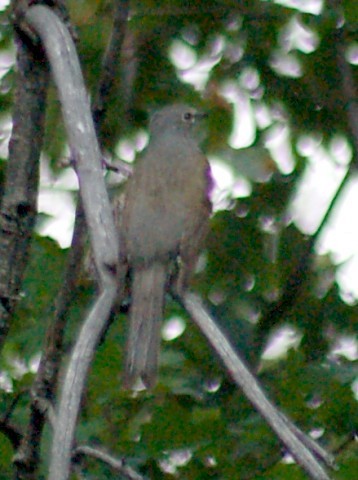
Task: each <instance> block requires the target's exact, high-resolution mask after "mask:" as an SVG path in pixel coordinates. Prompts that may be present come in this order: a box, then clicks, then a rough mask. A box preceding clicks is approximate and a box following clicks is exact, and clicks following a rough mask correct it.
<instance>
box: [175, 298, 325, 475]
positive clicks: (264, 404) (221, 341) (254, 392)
mask: <svg viewBox="0 0 358 480" xmlns="http://www.w3.org/2000/svg"><path fill="white" fill-rule="evenodd" d="M180 300H181V302H182V304H183V305H184V307H185V309H186V310H187V312H188V313H189V315H190V316H191V317H192V319H193V320H194V322H195V323H196V324H197V325H198V327H199V328H200V329H201V331H202V332H203V334H204V335H205V336H206V338H207V339H208V341H209V343H210V344H211V346H212V347H213V348H214V350H215V351H216V353H217V354H218V355H219V357H220V358H221V360H222V361H223V363H224V365H225V367H226V368H227V370H228V372H229V374H230V376H231V377H232V378H233V380H234V381H235V383H236V384H237V385H238V386H239V387H240V388H241V389H242V391H243V393H244V394H245V395H246V397H247V398H248V400H249V401H250V402H251V403H252V405H253V406H254V407H255V409H256V410H257V411H258V412H259V413H260V415H261V416H262V417H263V418H264V419H265V420H266V422H267V423H268V425H269V426H270V427H271V428H272V430H273V431H274V432H275V434H276V435H277V437H278V438H279V439H280V440H281V442H282V443H283V445H284V446H285V447H286V448H287V450H288V451H289V452H290V453H291V455H292V456H293V458H294V459H295V460H296V462H297V463H298V464H299V465H301V467H302V468H303V469H304V470H305V471H306V473H307V474H308V475H309V476H310V478H312V479H314V480H328V479H329V476H328V475H327V473H326V472H325V470H324V469H323V467H322V466H321V465H320V463H319V462H318V461H317V458H316V457H318V458H321V459H322V456H323V455H322V449H321V447H319V448H317V449H316V448H315V447H314V448H313V445H314V443H312V442H313V440H310V445H309V448H307V446H306V445H307V443H306V442H305V443H306V445H305V443H303V442H302V438H303V436H304V434H303V433H302V432H301V434H300V437H301V439H300V438H299V437H298V435H297V427H294V426H293V425H292V423H291V422H290V421H289V420H288V419H287V418H286V417H285V416H284V415H283V414H281V413H280V412H279V411H278V410H277V408H276V407H275V406H274V405H273V404H272V403H271V402H270V401H269V400H268V398H267V396H266V395H265V393H264V392H263V390H262V388H261V387H260V385H259V383H258V381H257V380H256V378H255V377H254V376H253V375H252V373H251V372H250V371H249V369H248V368H247V366H246V365H245V363H244V361H243V360H242V359H241V358H240V357H239V356H238V354H237V353H236V352H235V351H234V349H233V348H232V346H231V345H230V343H229V341H228V340H227V338H226V337H225V335H224V334H223V332H222V331H221V330H220V328H219V327H218V326H217V324H216V323H215V321H214V320H213V318H212V317H211V316H210V315H209V313H208V312H207V310H206V309H205V307H204V305H203V303H202V302H201V300H200V299H199V297H197V296H196V295H194V294H192V293H186V294H184V296H183V297H181V299H180ZM310 449H311V450H312V451H310ZM324 457H325V459H326V458H327V459H330V463H331V457H330V456H329V454H326V455H324Z"/></svg>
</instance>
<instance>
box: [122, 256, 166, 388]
mask: <svg viewBox="0 0 358 480" xmlns="http://www.w3.org/2000/svg"><path fill="white" fill-rule="evenodd" d="M166 277H167V268H166V265H165V264H162V263H154V264H152V265H150V266H148V267H145V268H141V269H138V268H137V269H134V271H133V278H132V303H131V307H130V312H129V317H130V319H129V321H130V325H129V335H128V340H127V351H126V363H125V372H124V378H123V384H124V387H125V388H132V387H133V386H134V384H135V383H136V382H137V381H138V379H141V380H142V382H143V383H144V385H145V386H146V387H147V388H151V387H153V386H154V385H155V382H156V377H157V370H158V360H159V348H160V327H161V321H162V317H163V308H164V295H165V284H166Z"/></svg>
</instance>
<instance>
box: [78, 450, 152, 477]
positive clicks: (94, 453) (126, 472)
mask: <svg viewBox="0 0 358 480" xmlns="http://www.w3.org/2000/svg"><path fill="white" fill-rule="evenodd" d="M74 455H76V456H77V455H88V456H89V457H93V458H96V459H97V460H100V461H101V462H104V463H106V464H107V465H108V466H109V467H111V468H112V469H113V470H114V471H116V472H117V473H119V474H120V475H121V476H123V477H125V478H127V479H128V480H144V477H142V476H141V475H139V474H138V473H137V472H135V471H134V470H133V468H131V467H129V466H128V465H126V463H125V461H124V460H118V459H117V458H114V457H113V456H112V455H109V454H108V453H106V452H104V451H102V450H98V449H97V448H92V447H89V446H88V445H79V446H78V447H77V448H76V449H75V451H74Z"/></svg>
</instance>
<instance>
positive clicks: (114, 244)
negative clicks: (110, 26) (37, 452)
mask: <svg viewBox="0 0 358 480" xmlns="http://www.w3.org/2000/svg"><path fill="white" fill-rule="evenodd" d="M25 20H26V22H27V24H28V26H29V27H30V28H31V29H32V30H33V31H34V32H35V33H36V34H37V35H38V36H39V37H40V39H41V42H42V45H43V47H44V49H45V52H46V55H47V58H48V60H49V63H50V65H51V70H52V75H53V78H54V81H55V83H56V86H57V89H58V93H59V98H60V101H61V106H62V112H63V117H64V122H65V126H66V131H67V135H68V141H69V144H70V149H71V156H72V158H73V159H74V161H75V167H76V172H77V175H78V179H79V184H80V193H81V199H82V202H83V208H84V212H85V217H86V222H87V225H88V229H89V235H90V239H91V245H92V251H93V255H94V261H95V264H96V269H97V273H98V280H99V286H100V294H99V296H98V298H97V299H96V301H95V303H94V305H93V307H92V308H91V310H90V312H89V314H88V317H87V318H86V321H85V323H84V325H83V327H82V329H81V332H80V334H79V337H78V340H77V342H76V345H75V348H74V351H73V353H72V356H71V362H70V365H69V368H68V370H67V372H66V376H65V380H64V385H63V388H62V392H61V398H60V403H59V409H58V416H57V421H56V424H55V430H54V436H53V444H52V454H51V462H50V473H49V478H50V479H51V480H60V479H61V480H65V479H67V478H68V476H69V472H70V464H71V451H72V446H73V439H74V432H75V426H76V421H77V416H78V412H79V406H80V400H81V396H82V392H83V389H84V383H85V380H86V377H87V373H88V370H89V367H90V364H91V361H92V358H93V355H94V351H95V347H96V344H97V342H98V338H99V337H100V335H101V333H102V331H103V329H104V327H105V325H106V322H107V320H108V317H109V314H110V312H111V308H112V305H113V303H114V300H115V298H116V295H117V282H116V275H117V273H118V271H117V270H118V258H119V254H118V244H119V242H118V238H117V234H116V230H115V227H114V222H113V217H112V211H111V207H110V203H109V199H108V195H107V191H106V187H105V183H104V178H103V174H102V168H101V156H100V150H99V146H98V143H97V139H96V134H95V129H94V125H93V120H92V116H91V110H90V105H89V101H88V97H87V92H86V89H85V86H84V82H83V78H82V72H81V68H80V65H79V61H78V57H77V53H76V49H75V46H74V44H73V41H72V39H71V36H70V34H69V32H68V30H67V28H66V27H65V26H64V24H63V23H62V22H61V21H60V20H59V19H58V17H57V16H56V15H55V14H53V13H52V12H51V10H50V9H48V8H47V7H43V6H34V7H32V8H30V9H29V10H28V11H27V13H26V16H25Z"/></svg>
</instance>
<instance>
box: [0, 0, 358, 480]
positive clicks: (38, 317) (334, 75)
mask: <svg viewBox="0 0 358 480" xmlns="http://www.w3.org/2000/svg"><path fill="white" fill-rule="evenodd" d="M67 3H68V7H69V11H70V17H71V22H72V25H73V27H74V29H75V31H76V32H77V35H78V42H77V47H78V51H79V55H80V60H81V63H82V66H83V72H84V76H85V80H86V84H87V86H88V90H89V94H90V95H92V94H93V93H94V92H95V89H96V84H97V82H98V77H99V72H100V69H101V59H102V56H103V53H104V50H105V48H106V45H107V42H108V38H109V34H110V31H111V27H112V2H111V1H109V0H108V1H104V0H103V1H101V0H77V1H75V0H72V1H69V2H67ZM0 15H1V16H0V19H1V24H0V29H1V30H0V77H1V84H0V157H1V162H0V176H1V179H3V176H4V171H5V166H6V160H7V155H8V141H9V136H10V133H11V128H12V125H11V104H12V98H13V93H14V82H15V78H16V75H15V47H14V44H13V32H12V27H11V24H10V23H9V7H8V2H6V1H2V2H1V12H0ZM357 27H358V4H357V2H355V1H354V0H345V1H333V0H331V1H328V0H327V1H325V2H324V1H323V0H301V1H299V0H277V1H269V0H267V1H264V0H262V1H260V0H252V1H251V2H246V1H231V0H221V1H215V2H214V1H207V0H206V1H204V0H199V1H197V2H189V1H182V0H174V1H170V2H169V1H165V0H160V1H156V2H152V1H151V0H144V1H141V2H138V1H132V2H130V17H129V21H128V25H127V30H126V32H125V38H124V43H123V47H122V54H121V65H120V72H121V74H120V76H119V78H118V79H117V80H116V89H117V95H116V98H115V99H114V101H113V102H111V104H110V105H109V106H108V111H107V114H106V121H105V123H104V125H103V127H102V130H101V136H102V139H103V154H104V156H105V158H106V159H107V160H108V161H110V162H111V163H113V164H116V163H118V162H127V163H128V164H130V165H131V164H132V163H133V162H134V161H135V159H136V157H137V155H139V154H140V152H141V150H142V149H143V148H144V147H145V145H146V143H147V141H148V130H147V117H148V113H149V112H150V111H152V110H153V109H155V108H158V107H160V106H162V105H165V104H168V103H173V102H182V103H188V104H190V105H194V106H197V107H199V108H202V109H205V110H206V111H207V112H208V113H209V117H208V120H207V125H206V135H205V138H203V145H202V146H203V150H204V151H205V152H206V154H207V156H208V159H209V161H210V164H211V166H212V172H213V177H214V181H215V188H214V191H213V198H212V200H213V205H214V212H213V216H212V220H211V232H210V235H209V238H208V240H207V246H206V247H207V248H206V250H205V251H204V252H203V254H202V256H201V258H200V261H199V264H198V271H197V275H196V277H195V279H194V282H193V288H194V289H195V290H196V291H197V292H199V293H200V294H201V295H202V296H203V298H204V299H205V301H206V303H207V305H208V307H209V309H210V311H211V312H212V314H213V315H214V316H215V318H216V319H217V321H218V322H219V324H220V325H221V327H222V328H223V329H224V331H225V332H226V334H227V335H228V337H229V338H230V341H231V342H232V344H233V345H234V346H235V347H236V348H237V349H238V351H239V352H240V353H241V354H242V355H243V357H244V358H245V359H246V361H247V362H248V363H249V364H250V366H251V368H252V370H253V371H255V372H256V373H257V375H258V376H259V378H260V381H261V382H262V383H263V385H264V386H265V389H266V391H268V392H269V395H270V397H271V398H272V399H274V401H275V402H276V404H277V405H279V407H280V408H281V409H282V410H284V411H285V412H286V413H287V414H288V415H289V416H290V417H291V418H292V419H293V420H294V421H295V422H296V423H297V425H299V426H300V427H301V428H302V429H303V430H305V431H307V432H310V433H311V435H312V436H313V437H314V438H317V439H318V440H319V441H320V442H321V443H322V445H324V446H325V447H326V448H327V449H328V450H330V451H332V452H334V453H336V454H337V462H338V465H339V467H340V468H339V470H338V471H336V472H335V473H334V478H337V479H352V478H354V477H355V475H354V471H355V472H356V471H357V468H358V464H357V456H355V455H354V453H356V452H355V451H354V448H356V446H355V432H356V428H357V398H358V380H357V358H358V344H357V338H356V334H357V324H358V322H357V315H358V307H357V298H358V216H357V211H358V176H357V148H358V147H357V146H358V129H357V125H358V117H357V115H358V114H357V111H358V107H357V97H356V84H357V82H356V80H357V77H358V74H357V64H358V36H357ZM68 159H69V151H68V147H67V144H66V137H65V133H64V126H63V122H62V117H61V111H60V105H59V102H58V99H57V96H56V92H55V89H54V87H52V89H51V91H50V94H49V100H48V113H47V126H46V138H45V147H44V150H43V154H42V160H41V191H40V195H39V199H38V206H39V215H38V223H37V229H36V230H37V234H36V236H35V238H34V241H33V247H32V256H31V262H30V266H29V268H28V273H27V275H26V279H25V283H24V286H23V298H22V301H21V303H20V306H19V308H18V309H17V313H16V319H15V322H14V325H13V327H12V330H11V332H10V336H9V340H8V343H7V345H6V348H5V351H4V355H3V358H2V360H1V365H0V367H1V374H0V397H1V398H3V400H4V402H3V404H4V406H5V405H8V404H9V402H11V401H13V399H14V398H15V397H16V398H17V397H19V402H18V406H17V413H16V415H17V416H18V421H19V422H21V421H22V420H23V418H24V415H25V413H24V412H25V410H26V405H27V402H28V395H29V388H30V386H31V384H32V382H33V379H34V375H35V374H36V368H37V366H38V362H39V358H40V355H41V344H42V341H43V338H44V334H45V331H46V326H47V322H48V319H49V318H50V317H51V302H52V300H53V298H54V296H55V294H56V292H57V291H58V289H59V288H60V285H61V278H62V272H63V267H64V261H65V258H66V254H67V250H68V247H69V245H70V242H71V235H72V229H73V220H74V211H75V205H76V201H77V187H78V185H77V179H76V176H75V174H74V172H73V170H72V169H70V168H68V167H67V166H66V163H68ZM178 168H180V165H178ZM105 175H106V177H107V180H108V185H109V188H110V190H111V192H113V194H114V195H115V194H116V193H118V192H120V191H121V187H122V185H123V180H124V179H123V178H122V177H121V175H119V174H117V173H113V172H111V173H108V172H107V173H105ZM87 276H88V275H87ZM87 276H86V274H84V275H83V279H82V282H81V284H80V285H79V287H78V293H77V296H76V302H75V304H74V305H73V307H72V309H71V316H70V317H71V318H70V323H69V328H68V332H67V333H66V335H67V341H68V346H70V345H71V344H72V342H73V339H74V338H75V336H76V333H77V329H78V325H79V324H80V322H81V320H82V319H83V318H84V315H85V312H86V306H87V305H88V302H89V301H90V299H91V297H92V295H93V285H92V283H91V281H90V279H88V278H87ZM125 323H126V318H125V315H120V316H119V318H118V319H117V320H116V321H115V322H114V323H113V324H112V326H111V327H110V329H109V331H108V332H107V336H106V338H105V340H104V341H103V343H102V344H101V346H100V347H99V351H98V354H97V356H96V360H95V364H94V367H93V370H92V373H91V376H90V380H89V385H88V390H87V393H86V400H85V402H84V409H83V415H82V418H81V420H80V424H79V431H78V436H79V438H80V439H82V440H83V441H85V442H87V443H92V444H94V445H97V444H101V445H105V446H107V447H108V448H109V449H110V450H111V452H112V453H113V454H115V455H117V456H119V457H126V459H127V461H128V463H129V464H132V465H133V466H135V467H136V468H137V469H138V470H140V471H141V472H142V473H143V474H145V475H147V476H148V478H155V479H161V478H163V479H167V478H169V479H170V478H183V479H184V478H185V479H206V478H208V479H209V478H210V479H270V480H274V479H286V478H288V475H290V478H291V479H292V480H293V479H303V478H306V477H305V475H304V474H303V473H302V472H301V471H300V470H299V469H298V468H297V467H296V466H295V465H294V464H293V462H292V459H291V458H290V457H289V456H288V455H287V454H286V452H283V451H282V449H281V447H280V445H279V443H278V441H277V439H276V438H275V436H274V435H273V434H272V433H271V432H270V430H269V429H268V427H267V426H266V424H265V423H264V422H263V421H262V420H261V418H260V417H259V416H258V415H257V413H256V412H255V411H254V410H253V409H252V407H251V406H250V405H249V404H248V403H247V401H246V400H245V398H244V397H243V396H242V394H241V393H240V392H238V391H237V389H236V387H235V386H234V385H233V384H232V382H231V380H230V378H229V377H228V375H227V374H226V372H225V371H224V370H223V368H222V367H221V364H220V363H219V361H218V360H217V358H216V357H215V355H214V353H213V352H212V351H211V350H210V348H209V346H207V345H206V341H205V339H204V338H202V336H201V334H200V332H199V331H198V330H197V329H196V327H195V326H194V325H193V324H192V323H191V322H190V321H189V319H188V318H187V317H186V315H185V313H184V312H183V311H182V310H181V309H180V307H179V306H178V305H176V304H175V303H174V302H173V301H170V300H168V305H167V310H166V321H165V324H164V325H163V348H162V356H161V371H160V378H159V384H158V386H157V387H156V389H155V390H154V391H153V392H149V393H146V392H139V393H137V394H136V395H135V396H134V397H131V396H130V395H129V394H128V393H127V392H124V391H123V390H121V380H120V378H121V365H122V363H121V362H122V349H123V345H124V332H125ZM46 451H47V447H46V445H44V452H45V457H46ZM11 455H12V451H11V448H10V445H9V443H8V440H7V438H6V437H5V436H3V435H2V434H1V433H0V471H3V472H5V473H3V474H2V473H0V479H2V478H4V479H5V478H11V477H9V476H8V473H6V472H9V471H10V470H8V469H9V459H10V458H11ZM88 471H89V472H91V474H90V476H89V477H88V478H113V477H111V476H110V472H109V471H108V469H107V468H106V467H105V466H103V465H98V464H95V463H93V464H92V463H91V464H89V465H88ZM93 472H95V473H93ZM91 475H92V476H91Z"/></svg>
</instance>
